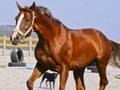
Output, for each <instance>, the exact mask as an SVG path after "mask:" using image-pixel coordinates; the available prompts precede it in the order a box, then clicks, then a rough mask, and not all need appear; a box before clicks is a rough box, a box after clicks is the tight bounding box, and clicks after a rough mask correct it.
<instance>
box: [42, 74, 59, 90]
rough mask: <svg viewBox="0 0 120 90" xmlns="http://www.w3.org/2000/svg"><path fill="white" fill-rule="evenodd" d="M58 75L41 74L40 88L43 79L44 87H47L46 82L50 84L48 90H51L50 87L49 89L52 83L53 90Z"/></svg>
mask: <svg viewBox="0 0 120 90" xmlns="http://www.w3.org/2000/svg"><path fill="white" fill-rule="evenodd" d="M58 74H59V73H49V72H45V73H44V74H43V77H42V80H41V82H40V87H41V85H42V82H43V81H44V79H45V78H46V87H47V86H48V85H47V82H49V84H50V90H52V87H51V82H53V88H55V79H56V78H57V76H58Z"/></svg>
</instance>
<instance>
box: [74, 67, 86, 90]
mask: <svg viewBox="0 0 120 90" xmlns="http://www.w3.org/2000/svg"><path fill="white" fill-rule="evenodd" d="M84 70H85V68H82V69H76V70H73V74H74V79H75V83H76V90H85V85H84Z"/></svg>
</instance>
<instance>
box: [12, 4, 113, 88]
mask: <svg viewBox="0 0 120 90" xmlns="http://www.w3.org/2000/svg"><path fill="white" fill-rule="evenodd" d="M17 7H18V8H19V11H20V12H19V14H18V15H17V16H16V27H15V29H14V30H13V32H12V35H11V41H12V44H14V45H18V44H19V43H24V39H25V38H26V37H28V36H30V35H31V33H32V32H36V33H37V35H38V39H39V41H38V43H37V45H36V48H35V58H36V60H37V63H36V66H35V68H34V71H33V74H32V76H31V77H30V78H29V79H28V80H27V87H28V89H29V90H33V85H34V81H35V80H36V79H37V78H39V77H40V76H41V75H42V74H43V73H44V72H45V71H47V70H48V69H50V70H54V71H57V72H59V73H60V86H59V90H65V86H66V81H67V78H68V73H69V70H73V75H74V79H75V82H76V90H85V85H84V70H85V67H86V66H88V65H89V64H90V63H92V62H96V65H97V68H98V71H99V76H100V90H105V87H106V85H107V84H108V80H107V77H106V66H107V64H108V62H109V59H110V56H111V52H112V44H111V41H110V40H109V39H107V38H106V37H105V36H104V35H103V33H101V32H100V31H98V30H96V29H93V28H86V29H78V30H74V29H69V28H67V27H66V26H65V25H64V24H62V22H60V21H59V20H58V19H56V18H54V17H53V16H52V14H51V12H50V11H49V10H48V9H47V8H45V7H40V6H36V5H35V2H34V3H33V4H32V5H31V6H30V7H22V6H21V5H19V4H18V3H17ZM112 43H114V42H112Z"/></svg>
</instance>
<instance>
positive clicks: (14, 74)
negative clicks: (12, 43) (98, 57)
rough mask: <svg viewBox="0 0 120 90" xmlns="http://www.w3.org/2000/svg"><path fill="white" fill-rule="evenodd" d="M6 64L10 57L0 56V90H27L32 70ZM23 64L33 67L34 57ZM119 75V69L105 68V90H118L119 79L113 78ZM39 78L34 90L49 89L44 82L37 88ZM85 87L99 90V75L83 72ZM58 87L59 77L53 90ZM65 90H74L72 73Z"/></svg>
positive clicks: (26, 58)
mask: <svg viewBox="0 0 120 90" xmlns="http://www.w3.org/2000/svg"><path fill="white" fill-rule="evenodd" d="M8 62H11V60H10V56H0V90H27V87H26V81H27V79H28V78H29V77H30V76H31V74H32V72H33V69H26V68H25V67H24V68H14V67H13V68H10V67H8ZM24 62H26V64H27V66H34V65H35V63H36V60H35V59H34V57H32V56H31V57H25V58H24ZM118 74H120V69H117V68H113V67H111V66H108V67H107V77H108V80H109V84H108V85H107V87H106V90H120V79H117V78H115V76H116V75H118ZM40 81H41V78H39V79H38V80H36V81H35V84H34V90H49V87H47V88H46V87H45V82H44V83H43V84H42V88H39V83H40ZM85 85H86V90H99V75H98V73H91V72H87V71H86V72H85ZM58 87H59V76H58V78H57V79H56V83H55V89H54V90H58ZM66 90H75V83H74V79H73V74H72V71H70V73H69V77H68V81H67V85H66Z"/></svg>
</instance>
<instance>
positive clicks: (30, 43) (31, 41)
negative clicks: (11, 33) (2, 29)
mask: <svg viewBox="0 0 120 90" xmlns="http://www.w3.org/2000/svg"><path fill="white" fill-rule="evenodd" d="M37 41H38V38H32V37H30V38H26V40H25V42H26V43H25V44H19V45H17V46H15V45H12V43H11V41H10V37H8V36H0V47H1V48H2V49H3V55H5V52H6V49H7V48H13V47H20V48H26V49H28V50H29V55H31V52H32V49H34V48H35V46H36V43H37Z"/></svg>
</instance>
